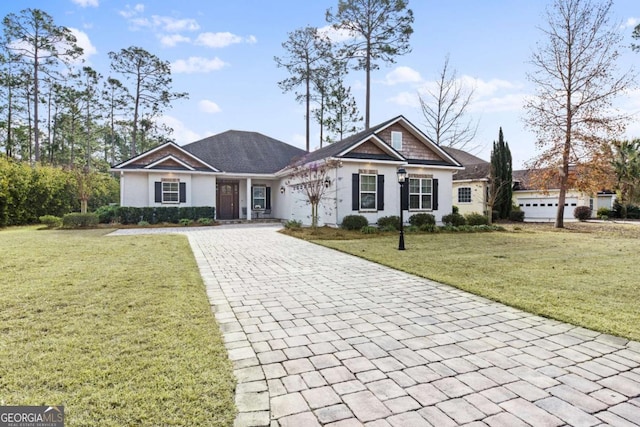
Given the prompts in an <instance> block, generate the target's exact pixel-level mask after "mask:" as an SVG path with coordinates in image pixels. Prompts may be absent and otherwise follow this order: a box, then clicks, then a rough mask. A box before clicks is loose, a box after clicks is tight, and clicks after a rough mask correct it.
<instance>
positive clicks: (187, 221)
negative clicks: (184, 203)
mask: <svg viewBox="0 0 640 427" xmlns="http://www.w3.org/2000/svg"><path fill="white" fill-rule="evenodd" d="M179 222H180V224H181V225H183V226H184V227H186V226H188V225H191V224H193V220H192V219H190V218H180V221H179Z"/></svg>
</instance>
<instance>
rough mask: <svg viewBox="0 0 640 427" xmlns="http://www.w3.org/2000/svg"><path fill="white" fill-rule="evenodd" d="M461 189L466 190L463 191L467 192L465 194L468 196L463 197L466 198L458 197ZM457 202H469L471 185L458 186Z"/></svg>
mask: <svg viewBox="0 0 640 427" xmlns="http://www.w3.org/2000/svg"><path fill="white" fill-rule="evenodd" d="M461 190H466V191H465V193H467V194H466V195H465V196H468V197H465V199H468V200H462V197H460V196H461V194H460V192H461ZM458 203H471V187H459V188H458Z"/></svg>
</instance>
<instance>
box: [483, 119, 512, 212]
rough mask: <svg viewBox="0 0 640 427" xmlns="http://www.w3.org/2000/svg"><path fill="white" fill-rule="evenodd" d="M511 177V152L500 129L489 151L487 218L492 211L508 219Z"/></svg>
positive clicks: (510, 204) (510, 202) (510, 203)
mask: <svg viewBox="0 0 640 427" xmlns="http://www.w3.org/2000/svg"><path fill="white" fill-rule="evenodd" d="M512 175H513V168H512V161H511V150H509V144H507V143H506V142H505V141H504V135H503V133H502V128H500V132H499V133H498V142H495V141H494V142H493V150H491V171H490V177H489V180H490V183H489V185H490V187H489V200H488V201H487V208H488V211H489V212H488V213H487V216H488V217H491V213H492V211H494V210H495V211H498V213H499V217H500V218H501V219H505V218H509V215H510V214H511V206H512V201H511V199H512V196H513V190H512V185H511V184H512V181H513V177H512Z"/></svg>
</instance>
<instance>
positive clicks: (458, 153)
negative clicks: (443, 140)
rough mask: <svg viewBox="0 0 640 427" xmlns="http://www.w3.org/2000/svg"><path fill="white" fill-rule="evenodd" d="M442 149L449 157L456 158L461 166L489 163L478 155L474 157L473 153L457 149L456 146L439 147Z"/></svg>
mask: <svg viewBox="0 0 640 427" xmlns="http://www.w3.org/2000/svg"><path fill="white" fill-rule="evenodd" d="M440 148H442V149H443V150H444V151H446V152H447V154H449V155H450V156H451V157H453V158H454V159H456V160H457V161H458V162H459V163H460V164H461V165H462V166H467V165H479V164H483V163H486V164H489V162H487V161H486V160H483V159H481V158H480V157H476V156H474V155H473V154H469V153H467V152H466V151H463V150H458V149H457V148H451V147H440Z"/></svg>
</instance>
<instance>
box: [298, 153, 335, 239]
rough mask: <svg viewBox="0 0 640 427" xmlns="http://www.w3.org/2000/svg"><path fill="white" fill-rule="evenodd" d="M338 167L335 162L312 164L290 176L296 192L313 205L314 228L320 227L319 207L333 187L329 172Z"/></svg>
mask: <svg viewBox="0 0 640 427" xmlns="http://www.w3.org/2000/svg"><path fill="white" fill-rule="evenodd" d="M337 167H338V162H337V161H335V160H325V161H321V162H312V163H306V164H300V165H299V166H296V167H294V168H293V170H292V171H291V173H290V175H289V178H290V179H291V181H292V182H293V183H294V186H293V188H294V190H295V191H299V192H300V193H302V194H303V195H304V196H305V198H306V201H307V203H309V205H311V226H312V227H314V228H315V227H317V226H318V206H319V205H320V203H321V202H322V200H324V198H325V196H326V194H327V192H328V190H329V187H330V186H331V178H330V176H329V172H330V171H331V170H333V169H335V168H337ZM334 185H335V184H334Z"/></svg>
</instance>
